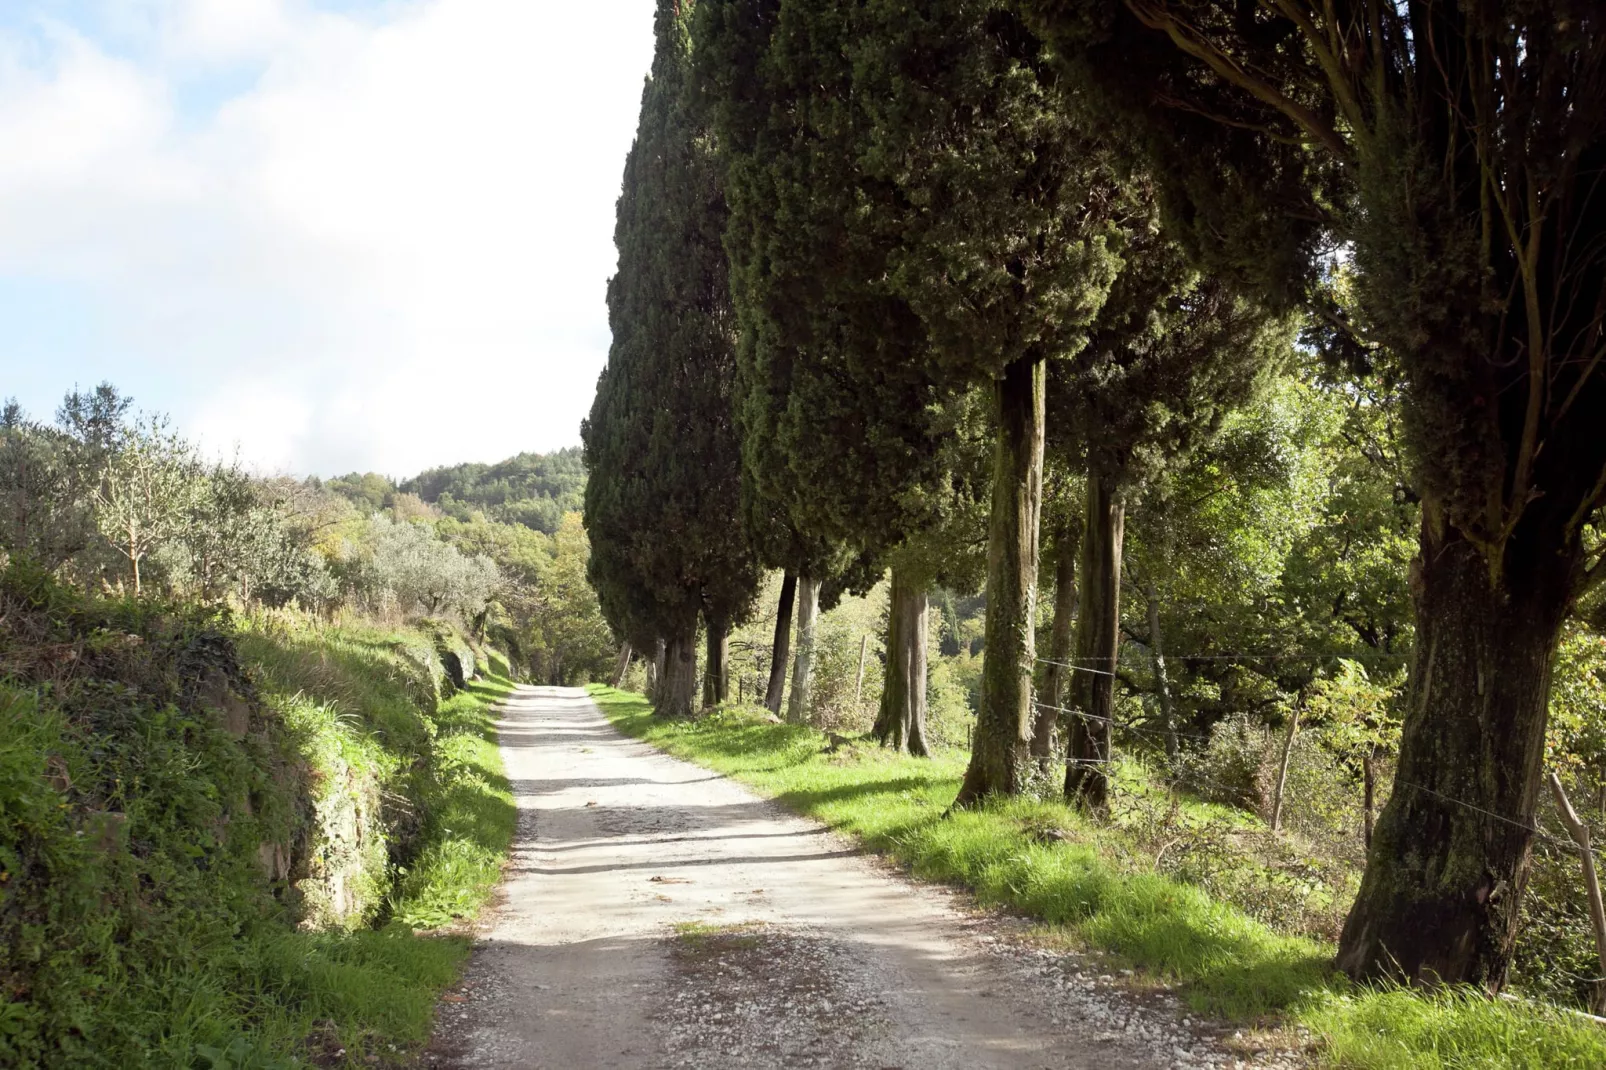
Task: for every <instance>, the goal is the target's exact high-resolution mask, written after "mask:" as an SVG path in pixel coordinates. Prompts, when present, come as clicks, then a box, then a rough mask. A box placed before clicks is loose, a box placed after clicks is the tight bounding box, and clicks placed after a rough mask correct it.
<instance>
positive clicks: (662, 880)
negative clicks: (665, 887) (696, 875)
mask: <svg viewBox="0 0 1606 1070" xmlns="http://www.w3.org/2000/svg"><path fill="white" fill-rule="evenodd" d="M651 880H652V883H653V884H690V883H691V881H689V880H687V879H686V878H685V877H653V878H651Z"/></svg>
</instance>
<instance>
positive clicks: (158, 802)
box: [0, 561, 513, 1070]
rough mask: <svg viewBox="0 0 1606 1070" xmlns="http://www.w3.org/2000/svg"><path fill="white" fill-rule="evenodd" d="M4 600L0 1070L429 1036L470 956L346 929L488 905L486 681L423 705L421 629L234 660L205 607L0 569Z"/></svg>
mask: <svg viewBox="0 0 1606 1070" xmlns="http://www.w3.org/2000/svg"><path fill="white" fill-rule="evenodd" d="M0 602H3V608H0V677H3V678H4V679H5V681H6V682H5V683H4V684H0V988H3V989H4V991H5V992H6V995H7V1000H6V1002H5V1004H4V1008H5V1009H4V1011H3V1013H0V1063H5V1064H6V1065H28V1066H42V1067H54V1066H62V1067H66V1066H72V1067H79V1066H86V1067H97V1066H106V1067H114V1066H145V1065H154V1066H214V1067H217V1066H230V1067H258V1068H273V1070H279V1068H287V1067H289V1066H291V1065H293V1064H294V1060H295V1059H296V1058H297V1057H306V1058H312V1059H314V1060H317V1061H319V1062H321V1063H324V1064H326V1065H340V1064H341V1062H342V1060H338V1059H335V1057H334V1053H335V1051H336V1050H338V1049H342V1048H343V1049H345V1051H346V1059H345V1060H344V1062H346V1063H347V1064H360V1063H361V1062H362V1060H363V1059H365V1058H367V1057H369V1056H372V1058H373V1060H374V1061H383V1062H386V1063H387V1064H391V1063H394V1062H395V1061H396V1060H398V1059H400V1058H402V1057H403V1056H405V1054H406V1052H407V1050H408V1049H409V1048H410V1047H412V1046H416V1045H418V1044H420V1043H422V1042H423V1041H424V1040H425V1039H427V1037H428V1033H429V1028H430V1023H431V1018H432V1015H433V1004H434V999H435V996H436V994H437V993H438V992H439V991H440V989H441V988H443V987H444V986H445V985H446V984H448V983H450V982H451V981H452V980H453V979H454V978H455V976H456V971H457V968H458V966H459V964H460V963H461V961H462V959H463V957H464V955H465V953H466V947H465V944H464V943H463V942H462V941H461V940H456V939H440V938H430V937H420V936H416V935H414V934H413V933H412V932H411V931H410V930H409V929H408V928H407V927H406V926H396V925H393V926H389V927H386V928H384V929H382V930H375V929H369V928H365V927H363V926H362V925H361V922H362V921H363V920H364V919H367V918H376V917H382V916H384V915H385V914H387V913H389V914H391V915H393V916H395V917H404V918H413V919H417V920H416V923H417V924H421V925H422V924H433V920H431V919H435V918H438V917H439V916H440V915H441V913H442V912H443V911H446V910H449V911H450V912H452V913H465V914H466V913H470V912H472V910H473V909H474V908H475V907H476V906H477V905H478V904H479V903H480V902H482V901H483V899H484V897H485V895H486V894H487V893H488V891H489V887H490V885H491V884H492V883H493V882H494V880H495V878H496V874H497V870H498V867H499V860H500V857H501V856H502V854H503V853H504V852H505V849H506V845H507V842H508V839H509V837H510V835H511V829H512V818H513V813H512V807H511V801H510V799H509V797H508V795H507V788H506V783H505V781H502V780H501V779H500V775H499V774H500V769H499V766H498V765H497V756H496V751H495V748H494V744H493V743H492V742H491V739H492V734H491V732H492V730H491V725H490V718H489V716H488V705H489V700H490V699H491V698H492V697H494V692H492V691H489V690H487V691H484V692H482V693H480V694H479V695H463V696H459V697H458V698H457V699H454V700H453V702H454V705H447V706H445V707H443V708H441V709H440V710H439V711H436V709H435V705H434V700H433V689H432V685H431V682H430V680H429V671H430V670H429V669H428V668H427V667H426V664H425V663H424V662H421V661H419V660H417V659H416V658H414V657H413V656H411V654H410V653H409V652H410V651H415V650H417V649H418V648H419V646H420V645H422V648H423V649H424V650H425V651H426V652H427V651H428V645H427V643H423V644H420V642H419V641H418V640H417V639H415V638H412V637H407V636H378V635H357V634H353V633H341V632H334V631H318V630H314V629H311V628H309V627H308V626H307V624H306V623H305V622H303V621H300V620H299V618H296V617H295V616H294V615H281V616H279V617H276V618H275V619H274V620H273V621H272V622H271V623H270V622H268V621H266V620H264V621H261V622H259V623H258V624H256V625H254V626H253V628H252V629H251V630H250V631H249V632H248V633H246V634H244V635H242V636H240V637H239V638H238V646H239V654H238V655H237V653H236V639H235V637H233V636H232V635H231V633H230V632H229V631H228V630H227V628H226V627H224V625H223V623H222V621H221V620H220V619H219V618H217V617H215V616H209V615H207V614H205V613H202V612H200V611H193V610H181V609H170V608H167V607H164V606H160V605H157V604H155V603H153V602H151V601H149V600H145V601H132V600H130V601H98V600H94V599H90V598H86V597H84V596H82V595H79V594H77V593H75V592H73V591H72V590H70V589H67V588H64V587H62V586H60V585H59V584H57V583H56V582H55V581H54V580H52V579H51V578H50V577H49V576H48V575H46V574H44V573H43V572H41V571H39V570H38V569H36V568H33V567H31V566H28V565H25V564H21V563H18V562H15V561H13V562H12V563H11V564H10V565H9V566H7V567H6V568H5V569H4V571H3V573H0ZM381 789H383V790H382V792H381ZM339 815H347V816H349V817H350V818H351V819H352V820H353V821H354V822H355V823H356V824H355V826H354V827H360V828H361V829H362V837H363V838H364V842H365V845H366V846H364V847H361V848H358V849H355V850H348V848H351V847H353V837H351V836H349V835H346V834H345V832H344V831H343V829H342V827H341V826H342V822H341V821H338V820H334V818H336V817H337V816H339ZM376 852H377V853H376ZM397 865H400V866H406V867H407V868H408V873H407V874H406V875H404V877H403V879H402V881H401V883H400V884H397V885H396V886H395V888H396V890H395V891H392V890H391V888H392V878H393V869H392V867H393V866H397ZM337 874H338V877H339V879H335V878H336V875H337ZM420 874H423V876H420ZM336 889H343V890H344V891H341V892H338V894H337V893H335V892H334V890H336ZM301 922H305V923H307V924H312V923H315V922H323V923H325V926H324V931H312V930H311V929H309V928H308V927H307V925H306V924H303V925H298V923H301Z"/></svg>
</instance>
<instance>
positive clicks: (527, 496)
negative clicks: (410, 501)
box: [320, 449, 585, 535]
mask: <svg viewBox="0 0 1606 1070" xmlns="http://www.w3.org/2000/svg"><path fill="white" fill-rule="evenodd" d="M320 485H321V486H322V487H324V488H325V489H327V490H330V491H333V492H334V493H336V494H339V495H340V496H341V497H343V498H345V499H346V500H348V501H350V502H351V503H352V504H353V505H355V506H357V507H358V508H359V509H362V510H364V511H366V512H375V511H377V510H379V509H383V508H387V507H390V506H392V505H394V503H395V500H396V496H397V495H398V494H402V495H408V496H411V497H413V498H416V499H418V500H419V501H422V502H423V503H425V504H426V505H431V506H434V507H435V508H436V509H438V510H440V511H441V512H442V513H444V514H445V515H447V516H450V517H452V518H454V519H456V520H471V519H473V518H474V516H475V515H476V514H477V515H479V516H482V517H485V518H487V519H490V520H494V521H497V522H499V523H505V524H523V525H524V526H525V527H527V528H532V529H534V530H535V531H539V532H541V533H542V534H545V535H555V534H557V531H558V528H559V527H560V526H561V525H562V523H563V517H564V514H566V513H571V512H577V511H578V510H579V509H580V505H581V501H582V498H583V497H584V494H585V466H584V463H583V462H582V460H581V457H580V451H579V450H578V449H566V450H558V451H557V452H556V453H547V454H540V453H521V454H519V455H518V456H517V457H510V458H508V459H507V460H505V461H501V462H499V463H497V464H457V465H452V466H450V467H447V468H431V469H430V470H429V471H427V472H423V473H420V474H419V475H417V476H414V477H413V478H411V479H404V480H402V481H401V482H400V483H396V482H393V481H392V480H391V479H390V478H389V477H388V476H382V475H378V474H376V473H374V472H365V473H364V472H353V473H351V474H350V475H344V476H338V477H336V478H334V479H328V480H322V481H320Z"/></svg>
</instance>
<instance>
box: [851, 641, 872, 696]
mask: <svg viewBox="0 0 1606 1070" xmlns="http://www.w3.org/2000/svg"><path fill="white" fill-rule="evenodd" d="M869 649H870V635H869V633H868V632H866V633H865V634H864V635H861V636H859V678H858V680H857V681H856V682H855V683H854V685H853V708H854V709H858V707H859V697H860V696H861V695H863V694H864V655H865V652H866V651H868V650H869Z"/></svg>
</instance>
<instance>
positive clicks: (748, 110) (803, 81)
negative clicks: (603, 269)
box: [698, 0, 954, 743]
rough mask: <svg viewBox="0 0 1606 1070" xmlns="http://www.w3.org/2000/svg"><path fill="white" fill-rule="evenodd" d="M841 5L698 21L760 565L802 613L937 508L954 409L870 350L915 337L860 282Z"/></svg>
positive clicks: (730, 7) (903, 645)
mask: <svg viewBox="0 0 1606 1070" xmlns="http://www.w3.org/2000/svg"><path fill="white" fill-rule="evenodd" d="M836 8H837V9H836V10H833V7H832V5H826V4H819V3H814V4H795V3H793V4H781V3H752V2H747V0H723V2H712V3H708V4H705V5H704V8H703V22H702V23H701V25H700V28H699V32H698V41H699V44H698V52H699V56H700V62H699V66H700V69H701V72H702V75H703V81H704V91H705V93H706V94H707V96H708V98H709V100H710V101H711V103H712V104H713V107H714V112H715V114H716V115H718V116H719V122H718V123H717V128H718V130H719V136H720V142H721V146H722V149H723V151H724V154H725V159H726V162H727V166H728V184H729V189H730V197H731V204H732V218H731V223H730V226H729V227H728V230H727V238H726V243H727V248H728V249H729V252H730V256H731V261H732V268H733V288H734V290H735V293H736V296H737V308H738V311H739V315H740V318H741V323H742V332H741V335H742V341H741V348H740V357H739V368H740V376H739V387H738V390H739V395H740V402H739V405H738V411H739V413H740V416H741V425H742V429H743V441H744V458H745V462H746V474H747V478H748V483H749V487H750V490H751V496H752V498H753V500H754V501H756V502H758V503H761V504H762V505H763V506H764V507H766V508H767V509H768V510H769V516H768V520H769V523H768V524H767V526H766V531H768V532H771V533H773V534H774V536H775V537H774V538H773V539H771V540H767V543H768V545H773V546H774V547H775V548H774V549H773V550H771V549H769V548H768V545H767V546H766V552H765V554H764V556H765V557H766V560H767V561H768V563H770V564H772V565H774V566H776V567H784V568H786V569H787V571H788V573H789V574H791V575H796V576H797V577H799V582H798V583H797V590H798V594H799V599H800V606H799V612H800V614H802V616H800V622H801V620H802V617H804V616H807V615H808V612H809V609H810V607H812V605H813V601H812V599H811V597H810V591H811V589H812V586H813V585H812V584H811V583H810V580H811V579H815V580H818V578H819V576H820V575H821V573H822V572H823V573H830V572H833V571H838V570H840V569H842V568H843V567H844V564H845V561H846V559H847V558H849V557H850V556H851V557H852V558H853V560H854V569H853V571H855V572H857V573H860V575H859V580H860V582H861V583H862V581H863V580H865V579H868V578H870V577H869V576H868V575H864V574H863V572H864V569H865V568H866V567H872V569H873V572H877V571H879V569H878V568H873V566H874V565H875V563H877V562H882V561H885V560H886V559H887V555H888V554H889V552H890V551H892V549H893V548H894V547H896V546H897V545H898V544H899V542H900V541H901V540H902V539H903V538H904V536H905V535H906V534H908V533H910V532H912V531H923V530H927V529H929V528H930V526H931V525H932V524H933V523H935V522H936V521H937V520H938V519H939V518H940V516H941V514H942V511H943V509H944V508H946V506H945V505H944V504H943V503H944V501H945V495H946V493H947V487H948V486H949V484H950V482H951V480H950V474H949V467H950V465H949V458H948V455H947V447H948V446H949V445H950V443H951V442H952V438H951V435H950V432H951V430H952V428H953V421H954V416H953V415H952V414H945V413H943V412H942V411H941V409H942V407H943V402H942V398H941V395H940V393H939V392H938V391H937V390H936V389H935V388H934V386H933V384H932V383H931V382H930V381H929V380H928V379H927V377H925V376H923V375H921V374H918V373H911V371H910V369H909V367H908V365H909V362H908V361H907V360H902V361H898V360H890V361H889V360H884V359H879V357H880V354H881V353H882V351H884V350H886V349H888V348H897V347H901V346H908V345H919V344H920V338H921V334H920V329H919V323H918V320H917V319H916V318H915V317H914V316H913V314H912V313H911V312H910V310H909V308H908V306H907V302H904V301H902V300H900V299H898V298H897V297H896V295H895V294H893V293H892V292H890V291H888V290H887V289H886V288H885V287H880V288H877V287H875V286H873V285H871V284H870V283H869V280H872V279H873V278H874V277H875V276H876V275H877V274H883V275H884V274H885V269H884V263H883V261H884V256H882V254H881V252H880V250H879V249H877V248H876V247H875V246H873V245H866V244H865V243H863V242H857V243H856V242H854V241H853V240H852V233H851V230H850V229H849V228H848V227H847V226H846V223H847V221H848V217H849V215H850V213H851V212H852V211H853V210H854V203H855V201H854V197H855V193H854V185H853V183H854V177H853V168H852V166H851V161H850V160H849V159H848V158H847V157H846V156H844V155H843V152H844V151H846V150H847V149H848V148H849V142H850V140H851V137H852V135H853V131H855V130H856V129H859V128H861V127H862V125H863V121H862V120H863V116H862V113H861V112H859V111H858V110H857V109H856V108H855V107H854V106H853V105H852V95H851V91H850V84H849V83H850V81H851V77H852V71H851V67H850V65H849V64H848V63H847V61H846V59H845V58H844V56H843V55H842V53H841V48H840V45H841V43H842V41H843V37H842V33H843V32H844V30H845V28H846V27H847V26H848V25H849V24H850V22H849V20H848V18H847V15H848V14H849V11H848V7H847V6H845V5H837V6H836ZM900 369H901V372H900ZM889 371H892V372H900V373H899V374H890V375H889V374H888V372H889ZM925 556H927V557H929V556H930V552H929V551H928V552H927V554H926V555H925ZM811 573H812V576H811ZM872 574H873V573H872ZM930 580H931V576H930V575H926V576H924V577H922V578H921V579H920V580H919V583H918V584H911V583H908V582H895V583H894V595H895V601H898V602H899V603H900V605H899V606H898V607H896V608H895V611H894V613H893V615H892V622H894V628H893V632H894V635H893V636H892V638H893V640H894V641H893V643H892V644H891V645H890V646H889V653H888V659H889V676H888V679H889V685H890V690H891V691H892V692H893V693H894V694H895V695H897V696H899V697H900V698H901V699H905V700H909V699H912V700H915V701H914V703H913V704H910V703H908V702H905V703H904V708H905V710H906V712H907V714H908V717H906V718H903V719H900V721H899V723H900V724H903V723H904V722H905V721H906V720H909V719H911V718H912V719H915V720H923V715H924V714H923V707H922V705H921V704H920V701H919V700H921V699H922V698H923V695H924V688H923V683H924V679H923V677H922V678H921V680H920V681H919V682H920V684H921V685H922V686H918V687H913V686H907V685H906V680H905V677H906V676H907V675H908V673H907V670H908V669H909V667H910V666H911V665H916V664H918V665H923V660H919V658H917V657H916V656H915V655H916V652H915V651H914V650H913V647H912V644H913V643H915V642H916V641H917V639H918V637H917V634H916V632H917V629H913V628H910V629H903V630H898V629H897V628H896V627H895V622H896V621H898V620H899V619H900V612H899V611H900V610H901V611H902V613H901V616H903V617H911V615H912V614H913V615H918V609H917V608H911V607H915V605H916V603H917V602H918V603H919V604H924V602H925V585H926V584H928V583H929V582H930ZM843 583H847V585H849V586H852V585H853V584H852V582H851V581H850V579H849V578H848V577H846V576H844V577H842V579H841V581H839V582H838V583H837V584H836V586H842V585H843ZM784 594H785V592H784V591H783V605H782V609H783V612H784V610H785V609H786V601H785V597H784ZM904 603H907V604H904ZM800 634H801V625H800ZM779 645H780V630H779V627H778V629H777V649H779ZM923 653H924V651H923V649H922V650H921V651H919V652H918V654H919V655H920V656H921V657H923ZM799 654H800V660H799V663H798V675H799V678H800V679H804V680H806V678H807V677H806V669H805V664H804V661H805V659H804V658H803V657H802V655H803V654H804V651H803V650H802V649H800V651H799ZM900 670H905V671H900ZM775 682H778V681H776V680H775V679H774V678H773V677H772V683H775ZM773 690H774V689H772V694H773ZM793 694H794V697H796V696H797V695H798V689H797V688H796V687H795V686H794V690H793ZM772 708H774V707H772ZM795 712H796V713H797V714H799V715H800V714H801V711H795ZM888 738H889V739H891V738H893V737H892V736H891V735H889V737H888ZM907 738H908V737H907V735H906V734H905V735H900V736H898V737H897V739H896V741H897V742H899V743H906V742H907Z"/></svg>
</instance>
